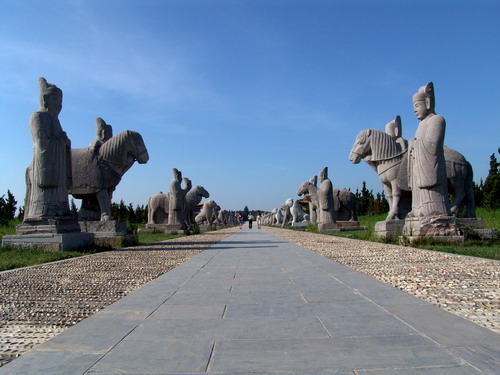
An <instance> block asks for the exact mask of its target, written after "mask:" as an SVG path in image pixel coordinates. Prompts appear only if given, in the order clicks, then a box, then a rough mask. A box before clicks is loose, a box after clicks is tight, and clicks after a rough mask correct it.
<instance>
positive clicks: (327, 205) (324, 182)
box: [317, 167, 336, 227]
mask: <svg viewBox="0 0 500 375" xmlns="http://www.w3.org/2000/svg"><path fill="white" fill-rule="evenodd" d="M319 181H320V186H319V188H318V191H317V194H318V201H319V211H318V212H319V217H318V223H319V224H321V225H322V226H324V227H328V226H331V225H332V224H335V222H336V217H335V201H334V199H333V185H332V182H331V181H330V180H329V179H328V167H325V168H323V170H321V172H320V173H319Z"/></svg>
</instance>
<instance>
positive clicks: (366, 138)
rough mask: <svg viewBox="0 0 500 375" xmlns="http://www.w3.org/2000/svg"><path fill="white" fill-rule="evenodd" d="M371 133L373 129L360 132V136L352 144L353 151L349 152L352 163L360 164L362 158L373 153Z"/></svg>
mask: <svg viewBox="0 0 500 375" xmlns="http://www.w3.org/2000/svg"><path fill="white" fill-rule="evenodd" d="M371 133H372V131H371V129H366V130H363V131H361V132H360V133H359V134H358V136H357V137H356V141H355V142H354V145H353V146H352V149H351V152H350V153H349V161H350V162H351V163H353V164H358V163H359V162H360V161H361V159H365V158H367V157H368V156H369V155H371V146H370V136H371Z"/></svg>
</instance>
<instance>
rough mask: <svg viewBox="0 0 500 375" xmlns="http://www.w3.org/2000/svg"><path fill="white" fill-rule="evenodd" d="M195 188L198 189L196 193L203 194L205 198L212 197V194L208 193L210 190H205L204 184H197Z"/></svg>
mask: <svg viewBox="0 0 500 375" xmlns="http://www.w3.org/2000/svg"><path fill="white" fill-rule="evenodd" d="M193 189H196V195H201V196H202V197H203V198H208V197H210V194H208V191H206V190H205V188H204V187H203V186H200V185H198V186H195V187H194V188H193Z"/></svg>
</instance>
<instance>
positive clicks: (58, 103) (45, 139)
mask: <svg viewBox="0 0 500 375" xmlns="http://www.w3.org/2000/svg"><path fill="white" fill-rule="evenodd" d="M39 84H40V109H39V110H38V111H36V112H34V113H33V114H32V115H31V118H30V131H31V136H32V138H33V161H32V163H31V165H30V166H29V167H28V170H27V171H26V185H27V186H26V202H25V214H24V220H25V221H26V220H41V219H46V218H51V217H59V216H69V215H70V212H69V203H68V187H69V186H71V141H70V140H69V138H68V137H67V135H66V133H65V132H64V131H63V129H62V127H61V124H60V122H59V118H58V116H59V113H60V112H61V109H62V97H63V94H62V91H61V89H59V88H58V87H57V86H56V85H53V84H51V83H47V81H46V80H45V78H40V79H39Z"/></svg>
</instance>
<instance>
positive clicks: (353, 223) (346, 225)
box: [337, 220, 366, 231]
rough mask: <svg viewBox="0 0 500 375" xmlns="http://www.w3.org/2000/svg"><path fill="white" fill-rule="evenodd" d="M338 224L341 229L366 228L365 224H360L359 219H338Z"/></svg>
mask: <svg viewBox="0 0 500 375" xmlns="http://www.w3.org/2000/svg"><path fill="white" fill-rule="evenodd" d="M337 225H338V227H339V229H340V230H341V231H348V230H365V229H366V227H365V226H362V225H359V221H357V220H349V221H340V220H337Z"/></svg>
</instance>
